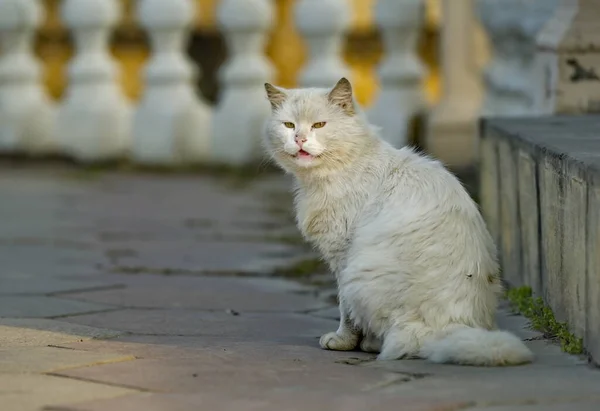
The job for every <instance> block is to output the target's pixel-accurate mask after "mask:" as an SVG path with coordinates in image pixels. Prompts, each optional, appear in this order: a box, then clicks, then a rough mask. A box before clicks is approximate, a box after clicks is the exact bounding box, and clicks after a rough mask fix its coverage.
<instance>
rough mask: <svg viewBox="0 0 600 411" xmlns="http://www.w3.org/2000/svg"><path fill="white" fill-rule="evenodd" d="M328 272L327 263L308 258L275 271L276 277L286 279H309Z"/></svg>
mask: <svg viewBox="0 0 600 411" xmlns="http://www.w3.org/2000/svg"><path fill="white" fill-rule="evenodd" d="M326 271H327V267H326V265H325V263H324V262H323V261H322V260H320V259H318V258H307V259H305V260H301V261H298V262H297V263H294V264H292V265H289V266H287V267H283V268H280V269H278V270H276V271H275V274H276V275H280V276H284V277H308V276H311V275H314V274H322V273H324V272H326Z"/></svg>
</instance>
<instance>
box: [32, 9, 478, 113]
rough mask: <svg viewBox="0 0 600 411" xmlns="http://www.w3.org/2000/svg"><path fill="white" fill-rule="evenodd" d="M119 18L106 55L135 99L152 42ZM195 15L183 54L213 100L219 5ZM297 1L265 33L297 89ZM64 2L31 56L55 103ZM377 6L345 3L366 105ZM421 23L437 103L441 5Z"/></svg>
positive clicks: (370, 94) (278, 74) (375, 59)
mask: <svg viewBox="0 0 600 411" xmlns="http://www.w3.org/2000/svg"><path fill="white" fill-rule="evenodd" d="M118 1H119V2H120V3H121V4H122V7H123V17H122V18H121V19H120V21H119V23H118V25H117V26H116V28H115V30H114V33H113V34H112V36H111V41H110V50H111V53H112V55H113V56H114V58H115V59H116V60H117V61H118V63H119V66H120V68H121V70H122V72H121V73H122V74H121V78H120V82H121V86H122V87H123V90H124V92H125V94H126V95H127V96H128V97H130V98H132V99H138V98H139V97H140V95H141V93H142V91H143V84H142V82H143V77H142V70H143V67H144V64H145V62H146V61H147V59H148V56H149V52H150V44H149V42H148V37H147V34H146V32H145V30H143V29H142V27H141V26H140V24H139V22H138V19H137V14H136V10H135V5H136V1H135V0H118ZM193 1H194V3H195V5H196V9H197V11H198V13H196V14H197V16H196V17H195V20H194V24H193V28H192V32H191V34H190V40H189V43H188V45H187V52H188V53H189V55H190V57H191V58H192V59H193V61H194V62H195V63H196V64H197V65H198V66H200V67H201V68H202V73H203V74H202V76H201V78H200V79H198V84H197V87H198V89H199V90H200V91H201V93H202V94H203V95H204V96H205V98H206V99H207V100H209V101H210V102H215V101H216V99H217V96H218V94H219V86H220V84H219V81H218V80H217V72H218V69H219V67H220V66H221V64H222V63H223V62H224V61H225V59H226V57H227V48H226V45H225V42H224V38H223V34H222V33H221V31H220V30H219V27H218V24H217V21H216V13H217V7H218V4H219V0H193ZM296 2H297V1H296V0H275V1H273V6H274V7H275V19H274V27H273V29H272V30H271V31H270V33H269V37H268V42H267V47H266V53H267V56H268V57H269V59H270V60H271V61H272V63H273V65H274V66H275V78H274V79H273V81H274V82H275V83H276V84H279V85H281V86H284V87H294V86H297V77H298V73H299V71H300V70H301V69H302V67H303V65H304V64H305V62H306V49H305V47H306V46H305V44H304V42H303V40H302V37H301V36H300V34H299V33H298V31H297V30H296V28H295V25H294V16H293V13H294V5H295V3H296ZM61 3H62V1H61V0H43V1H42V4H43V7H44V10H45V16H44V19H43V22H42V24H41V25H40V28H39V31H38V35H37V38H36V43H35V50H36V54H37V55H38V56H39V57H40V59H41V61H42V62H43V65H44V80H43V81H44V84H45V86H46V87H47V89H48V91H49V93H50V95H51V96H52V97H53V98H54V99H57V100H58V99H60V98H61V96H62V95H63V93H64V91H65V87H66V85H67V78H66V68H67V64H68V62H69V60H70V59H71V57H72V54H73V41H72V40H73V39H72V37H71V36H70V35H69V30H68V28H67V27H66V26H65V24H64V23H63V21H62V20H61V17H60V4H61ZM374 3H375V0H349V1H348V5H349V7H350V8H351V16H352V19H351V24H350V29H349V30H348V33H347V34H346V36H345V39H344V45H343V57H344V60H345V61H346V63H347V64H348V65H349V66H350V68H351V70H352V79H353V83H354V87H355V89H356V96H357V99H358V100H359V102H360V103H361V104H364V105H367V106H368V105H370V104H371V103H372V102H373V99H374V96H375V95H376V93H377V90H378V81H377V72H376V68H377V65H378V63H380V61H381V59H382V56H383V50H382V39H381V35H380V31H379V30H378V28H377V24H376V23H375V20H374V14H373V7H374ZM424 3H425V10H426V11H425V24H424V25H423V27H422V29H421V36H420V40H419V45H418V53H419V56H420V57H421V59H422V60H423V62H424V63H425V64H426V66H427V69H428V70H427V77H426V79H425V83H424V87H425V90H426V97H427V100H428V101H429V102H430V103H432V104H434V103H436V102H437V101H438V100H439V98H440V81H441V80H440V67H439V66H440V62H439V42H440V28H441V25H442V24H443V15H442V13H441V0H426V1H425V2H424ZM473 36H474V38H473V40H474V42H473V45H474V47H475V48H476V51H475V52H474V58H475V62H476V64H477V65H478V66H480V67H482V66H483V65H484V64H485V62H486V49H485V47H486V44H485V41H486V40H485V36H484V35H483V33H482V32H481V29H480V27H479V26H476V27H475V31H474V33H473Z"/></svg>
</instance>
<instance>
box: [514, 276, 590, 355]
mask: <svg viewBox="0 0 600 411" xmlns="http://www.w3.org/2000/svg"><path fill="white" fill-rule="evenodd" d="M506 297H507V299H508V300H509V301H510V303H511V305H512V307H513V309H514V310H515V311H518V312H519V313H521V314H522V315H523V316H525V317H527V318H529V320H531V326H532V327H533V328H534V329H536V330H538V331H540V332H542V333H544V336H545V337H546V338H551V339H555V340H557V341H558V342H560V346H561V348H562V350H563V351H565V352H567V353H569V354H583V339H582V338H577V337H576V336H574V335H573V334H572V333H571V332H569V327H568V326H567V324H566V323H563V322H559V321H557V320H556V318H555V317H554V313H553V312H552V309H550V307H548V306H547V305H546V304H545V303H544V300H543V299H542V298H541V297H534V296H533V293H532V291H531V287H518V288H512V289H510V290H508V291H507V292H506Z"/></svg>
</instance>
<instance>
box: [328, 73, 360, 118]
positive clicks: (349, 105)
mask: <svg viewBox="0 0 600 411" xmlns="http://www.w3.org/2000/svg"><path fill="white" fill-rule="evenodd" d="M327 98H328V99H329V101H330V102H331V103H333V104H336V105H338V106H340V107H341V108H342V109H343V110H344V111H345V112H346V114H348V115H349V116H352V115H354V113H355V112H356V111H355V109H354V101H353V100H352V85H351V84H350V82H349V81H348V79H347V78H346V77H342V78H341V79H340V81H338V82H337V84H336V85H335V86H334V87H333V89H332V90H331V91H330V92H329V95H328V96H327Z"/></svg>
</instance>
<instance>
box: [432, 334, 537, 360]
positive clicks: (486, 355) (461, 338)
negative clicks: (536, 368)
mask: <svg viewBox="0 0 600 411" xmlns="http://www.w3.org/2000/svg"><path fill="white" fill-rule="evenodd" d="M421 357H423V358H427V359H428V360H429V361H431V362H435V363H451V364H460V365H479V366H492V367H493V366H505V365H520V364H526V363H530V362H532V361H533V357H534V356H533V353H532V352H531V351H530V350H529V348H527V346H525V344H524V343H523V341H521V340H520V339H519V338H518V337H517V336H516V335H514V334H511V333H509V332H507V331H500V330H494V331H490V330H485V329H483V328H471V327H460V328H456V329H455V330H453V331H451V332H450V333H449V334H446V335H445V336H443V337H441V338H438V339H433V340H429V341H427V342H426V343H425V344H424V345H423V347H422V349H421Z"/></svg>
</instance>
